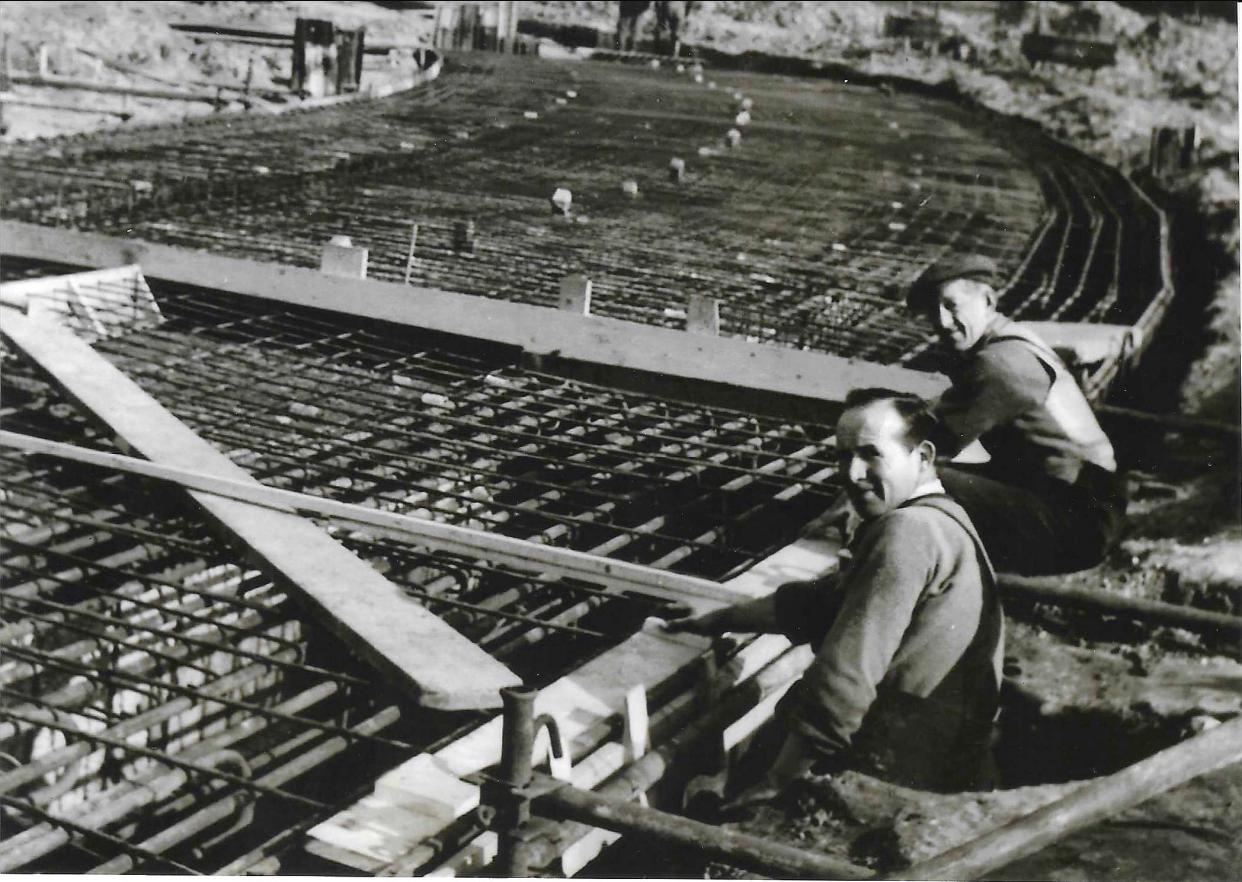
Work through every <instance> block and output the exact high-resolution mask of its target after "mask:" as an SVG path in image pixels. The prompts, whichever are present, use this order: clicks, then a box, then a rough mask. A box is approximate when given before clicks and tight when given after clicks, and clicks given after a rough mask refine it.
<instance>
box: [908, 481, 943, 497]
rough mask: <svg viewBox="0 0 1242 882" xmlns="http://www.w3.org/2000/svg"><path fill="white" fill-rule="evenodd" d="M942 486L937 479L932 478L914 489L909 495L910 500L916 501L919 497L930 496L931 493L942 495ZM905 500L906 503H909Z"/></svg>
mask: <svg viewBox="0 0 1242 882" xmlns="http://www.w3.org/2000/svg"><path fill="white" fill-rule="evenodd" d="M944 492H945V489H944V484H942V483H940V479H939V478H932V479H931V480H930V481H924V482H923V483H922V484H919V485H918V486H917V487H915V488H914V492H913V493H911V494H910V499H918V498H919V497H920V496H931V495H932V494H933V493H944ZM910 499H907V500H906V502H909V501H910Z"/></svg>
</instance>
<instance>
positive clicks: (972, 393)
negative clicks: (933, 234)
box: [906, 257, 1126, 575]
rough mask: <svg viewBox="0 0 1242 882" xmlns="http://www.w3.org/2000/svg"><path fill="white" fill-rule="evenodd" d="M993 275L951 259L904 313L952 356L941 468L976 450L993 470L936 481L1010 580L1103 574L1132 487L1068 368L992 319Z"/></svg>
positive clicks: (1016, 328) (945, 473) (1025, 335)
mask: <svg viewBox="0 0 1242 882" xmlns="http://www.w3.org/2000/svg"><path fill="white" fill-rule="evenodd" d="M996 274H997V270H996V265H995V264H994V263H993V262H992V261H990V260H988V259H987V258H984V257H951V258H946V259H944V260H941V261H940V262H938V263H935V264H933V265H932V266H931V267H929V268H928V269H927V270H926V271H925V272H924V273H923V274H922V275H921V276H920V277H919V279H918V280H917V281H916V282H915V283H914V284H913V285H912V286H911V287H910V290H909V292H908V294H907V296H906V305H907V306H908V307H909V308H910V310H911V311H912V312H914V313H915V314H917V315H919V316H921V317H923V318H924V319H926V320H927V321H928V322H929V323H930V324H931V326H932V328H933V329H934V330H935V331H936V333H937V334H938V335H939V337H940V340H941V342H942V344H943V345H944V348H945V349H946V350H947V355H948V360H949V363H948V365H947V366H946V368H945V373H946V374H947V375H948V377H949V379H950V381H951V382H952V386H951V388H950V389H949V390H948V391H947V392H945V393H944V395H943V396H942V397H941V399H940V401H939V403H938V404H936V406H935V408H934V412H935V416H936V420H937V426H936V429H935V431H933V433H932V435H931V439H932V441H933V443H934V444H935V445H936V450H937V452H938V453H939V454H940V455H941V456H946V457H952V456H956V455H957V454H958V453H959V452H960V451H961V450H963V449H964V448H965V447H967V446H968V445H970V444H971V443H972V442H974V441H976V440H979V441H981V442H982V444H983V446H984V448H985V449H986V450H987V452H988V454H989V455H990V457H991V460H990V461H989V462H988V463H986V464H984V465H981V466H977V467H973V466H953V467H945V468H942V469H941V471H940V477H941V480H942V481H943V482H944V486H945V489H946V490H947V491H948V493H949V495H950V496H952V497H953V498H954V499H956V500H957V501H958V502H959V503H961V505H962V508H964V509H966V511H967V512H968V513H969V514H970V517H971V520H973V521H974V523H975V524H976V525H977V526H978V528H979V534H980V535H981V536H982V537H983V544H984V547H986V548H987V550H988V553H989V554H990V555H991V557H992V562H993V563H994V564H995V565H996V568H997V569H998V570H1000V571H1002V572H1016V573H1025V574H1028V575H1038V574H1046V573H1063V572H1070V571H1072V570H1080V569H1085V568H1087V567H1091V566H1095V565H1096V564H1098V563H1099V562H1100V561H1101V560H1103V558H1104V555H1105V554H1106V553H1107V551H1108V550H1109V549H1110V548H1111V547H1112V546H1113V545H1114V544H1115V543H1116V541H1117V539H1118V538H1119V536H1120V533H1121V529H1122V527H1123V525H1124V519H1125V505H1126V499H1125V495H1126V494H1125V483H1124V480H1123V479H1122V478H1121V477H1120V476H1119V475H1118V474H1117V462H1116V459H1115V457H1114V455H1113V446H1112V444H1111V443H1110V442H1109V440H1108V436H1106V435H1105V434H1104V431H1103V430H1102V429H1101V428H1100V424H1099V423H1098V422H1097V421H1096V418H1095V414H1094V413H1092V411H1091V405H1090V404H1088V403H1087V399H1086V397H1085V396H1084V395H1083V393H1082V390H1081V389H1080V388H1079V387H1078V383H1077V382H1076V381H1075V380H1074V377H1073V376H1072V375H1071V374H1070V372H1069V370H1068V369H1067V368H1066V366H1065V365H1064V363H1062V361H1061V359H1060V358H1058V357H1057V356H1056V354H1055V353H1054V352H1053V351H1052V349H1051V348H1050V347H1049V346H1048V344H1047V343H1045V342H1044V341H1043V340H1041V339H1040V338H1039V337H1038V336H1036V335H1035V334H1034V333H1033V332H1032V331H1031V330H1029V329H1028V328H1025V327H1023V326H1022V325H1020V324H1017V323H1016V322H1012V321H1010V320H1009V319H1007V318H1005V317H1004V316H1003V315H1001V314H1000V313H998V312H997V311H996V299H997V296H996V289H995V288H994V287H993V280H994V279H995V277H996Z"/></svg>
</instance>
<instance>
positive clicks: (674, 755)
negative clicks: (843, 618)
mask: <svg viewBox="0 0 1242 882" xmlns="http://www.w3.org/2000/svg"><path fill="white" fill-rule="evenodd" d="M814 657H815V656H814V653H813V652H811V649H810V647H808V646H806V645H802V646H795V647H793V648H791V649H789V650H787V651H786V652H784V653H782V654H781V655H780V656H778V657H777V658H775V659H774V660H773V661H771V662H769V663H768V664H767V665H765V666H764V667H763V668H762V669H761V670H759V671H758V672H757V673H756V674H755V675H754V676H753V677H751V678H750V679H748V680H745V681H743V682H742V683H739V684H738V685H736V686H734V687H733V688H731V689H729V690H728V691H727V692H725V694H724V695H723V696H721V698H720V699H719V700H718V701H716V702H715V703H714V704H713V705H712V707H711V708H710V710H708V711H707V713H705V714H703V715H702V716H700V717H699V718H698V719H696V720H694V721H692V722H690V723H689V724H687V725H685V726H683V727H682V728H681V729H680V730H679V731H678V732H677V733H676V734H675V735H673V736H672V737H671V738H669V739H668V741H666V742H664V743H663V744H661V745H659V746H658V747H655V748H653V749H652V750H649V751H648V752H647V753H645V754H644V755H643V756H642V757H641V758H640V759H638V760H636V761H634V762H633V763H631V764H630V765H628V766H626V767H625V768H624V769H622V770H621V771H620V772H618V773H617V774H616V775H614V776H613V777H612V779H611V780H610V781H609V782H608V783H607V784H605V785H604V786H603V787H601V788H599V790H598V791H596V792H597V793H598V794H599V795H601V796H604V797H606V798H609V799H616V800H621V801H629V800H631V799H634V798H635V797H637V796H638V795H639V794H642V793H646V792H647V791H648V790H650V789H651V788H652V787H654V786H655V785H656V784H657V783H659V782H660V780H661V779H663V777H664V775H665V774H666V773H667V772H668V770H669V769H670V768H672V767H673V765H674V764H675V763H677V762H679V761H682V760H688V759H690V758H691V757H692V756H693V757H697V756H699V755H700V742H702V741H703V739H705V738H707V737H712V736H717V737H718V736H719V733H720V732H721V731H722V730H724V729H725V727H727V726H728V725H729V724H731V723H733V722H734V721H735V720H736V719H738V718H739V717H740V716H741V715H743V714H745V713H746V712H747V711H748V710H750V709H751V708H753V707H754V706H755V705H756V704H758V703H759V702H761V701H762V700H763V699H764V698H766V697H767V696H769V695H771V694H772V693H774V692H775V691H776V690H777V689H780V688H781V687H782V686H784V685H785V684H786V683H788V682H789V681H790V680H791V679H792V678H794V677H797V676H799V675H800V674H801V673H802V672H803V671H805V670H806V668H807V666H809V665H810V663H811V661H812V660H813V659H814ZM588 832H589V828H587V827H583V826H580V825H576V824H559V825H557V824H550V823H548V822H547V821H540V820H537V821H534V822H532V824H531V830H530V833H529V835H528V839H529V840H530V843H529V860H530V865H531V866H535V867H544V866H547V865H548V864H551V863H552V862H553V861H555V860H556V859H557V858H558V857H559V856H560V854H561V852H562V851H564V849H565V848H567V847H568V846H569V845H570V844H572V843H573V842H576V841H577V840H578V839H581V838H582V837H583V836H585V835H586V834H587V833H588Z"/></svg>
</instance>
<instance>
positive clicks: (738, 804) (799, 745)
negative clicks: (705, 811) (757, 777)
mask: <svg viewBox="0 0 1242 882" xmlns="http://www.w3.org/2000/svg"><path fill="white" fill-rule="evenodd" d="M814 764H815V754H814V753H813V752H812V750H811V747H810V745H809V744H807V742H806V739H805V738H803V737H802V736H801V735H799V734H798V733H797V732H790V733H789V736H788V737H787V738H786V739H785V743H784V745H782V746H781V751H780V753H778V754H777V755H776V760H775V761H774V762H773V763H772V768H770V769H768V772H767V774H766V775H764V776H763V780H762V781H760V782H759V783H758V784H753V785H751V786H750V787H748V788H746V789H745V790H743V791H742V792H741V793H739V794H738V795H737V796H735V797H733V799H731V800H729V801H728V802H726V803H725V804H724V805H722V806H721V807H720V812H721V814H734V813H736V812H741V811H745V810H746V809H750V808H754V807H755V806H757V805H761V804H763V803H765V802H771V801H772V800H774V799H776V798H777V797H778V796H780V795H781V794H782V793H784V792H785V789H786V788H787V787H789V785H790V784H792V783H793V782H794V781H795V780H796V779H797V778H799V777H800V776H801V775H802V774H803V773H804V772H806V771H808V770H809V769H810V768H811V766H812V765H814Z"/></svg>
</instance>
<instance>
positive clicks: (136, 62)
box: [0, 0, 435, 141]
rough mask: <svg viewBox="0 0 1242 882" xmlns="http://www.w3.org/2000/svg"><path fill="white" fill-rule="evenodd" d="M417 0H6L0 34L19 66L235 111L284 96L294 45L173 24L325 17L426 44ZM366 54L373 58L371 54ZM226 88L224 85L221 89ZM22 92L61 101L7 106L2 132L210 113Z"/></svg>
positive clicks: (236, 24) (56, 131)
mask: <svg viewBox="0 0 1242 882" xmlns="http://www.w3.org/2000/svg"><path fill="white" fill-rule="evenodd" d="M427 5H429V4H410V7H411V8H409V9H406V10H398V9H390V8H386V7H383V6H380V5H378V4H375V3H349V2H335V0H334V2H311V0H276V2H270V3H249V2H247V3H230V2H206V3H194V2H183V0H164V2H157V0H134V2H121V0H92V2H60V0H53V2H32V0H6V2H5V3H4V4H3V6H2V7H0V39H3V40H4V43H5V46H6V51H7V54H8V63H9V67H10V69H11V70H12V71H14V72H17V73H24V74H33V73H36V72H38V71H39V69H40V55H41V54H42V55H43V56H44V58H45V67H44V72H45V73H47V74H50V75H52V76H53V77H62V78H71V79H76V80H90V81H93V82H96V83H102V84H106V85H110V86H125V87H130V88H140V89H175V90H184V91H192V92H201V93H204V94H207V95H217V94H219V95H220V96H221V97H222V98H223V99H224V100H225V104H224V106H225V107H226V108H228V109H236V108H238V107H240V105H239V104H237V103H236V100H235V99H237V98H238V97H239V96H240V95H241V94H242V92H241V90H243V89H245V88H247V87H248V88H249V90H250V91H251V92H252V93H255V94H257V95H260V96H263V95H269V96H273V97H276V98H277V99H279V98H280V97H281V96H283V95H284V94H286V93H287V92H288V89H289V83H290V77H291V75H292V52H291V51H290V50H289V49H288V48H287V47H278V46H271V45H262V44H261V42H260V43H239V42H229V41H222V40H210V39H199V38H196V37H195V36H194V35H191V34H187V33H184V32H181V31H178V30H176V29H174V28H173V27H171V26H172V25H174V24H195V25H215V26H218V27H227V28H239V29H246V30H254V31H267V32H272V33H279V34H288V35H292V34H293V27H294V21H295V20H296V19H297V18H298V17H307V18H326V19H330V20H332V21H334V22H336V23H337V24H338V25H341V26H342V27H348V28H354V27H365V28H366V29H367V41H368V43H384V44H396V45H408V46H415V45H425V44H426V43H427V42H428V38H429V35H430V32H431V26H432V22H433V21H434V17H435V13H434V11H432V10H428V9H423V8H415V7H421V6H427ZM368 62H369V63H370V62H371V59H370V58H368ZM220 87H224V91H223V92H217V89H218V88H220ZM13 92H14V96H15V97H16V98H18V99H25V100H31V101H34V102H36V103H39V104H44V105H46V104H48V103H51V104H55V105H58V106H59V107H61V108H64V109H56V110H49V109H48V108H47V107H46V106H41V107H32V106H24V105H21V104H9V105H6V106H5V107H4V121H5V124H6V128H7V131H6V132H5V134H4V138H3V140H6V141H12V140H17V139H27V138H32V137H39V136H54V135H64V134H73V133H76V132H87V131H94V130H96V129H100V128H107V127H111V126H117V125H133V124H134V123H143V122H156V121H163V120H175V119H178V118H181V117H186V116H201V115H204V114H208V113H211V112H212V111H213V108H212V105H211V104H209V103H206V102H187V101H167V100H158V99H151V98H139V97H133V96H123V95H113V94H106V93H100V92H85V91H73V90H61V89H48V88H41V87H33V86H29V85H24V84H17V85H14V87H13Z"/></svg>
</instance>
